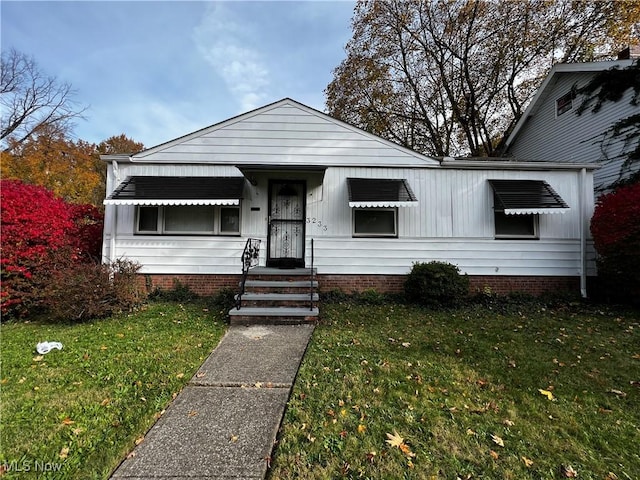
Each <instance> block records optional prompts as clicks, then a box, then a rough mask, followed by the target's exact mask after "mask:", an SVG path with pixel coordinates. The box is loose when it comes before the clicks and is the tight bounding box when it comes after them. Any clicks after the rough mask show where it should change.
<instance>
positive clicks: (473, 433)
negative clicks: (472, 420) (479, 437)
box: [467, 428, 476, 436]
mask: <svg viewBox="0 0 640 480" xmlns="http://www.w3.org/2000/svg"><path fill="white" fill-rule="evenodd" d="M467 435H469V436H473V435H476V432H474V431H473V430H471V429H470V428H467Z"/></svg>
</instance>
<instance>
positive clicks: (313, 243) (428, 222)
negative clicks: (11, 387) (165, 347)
mask: <svg viewBox="0 0 640 480" xmlns="http://www.w3.org/2000/svg"><path fill="white" fill-rule="evenodd" d="M554 158H557V157H554ZM102 159H103V160H104V161H106V162H107V163H108V169H107V191H106V195H107V197H106V200H105V202H104V203H105V205H106V208H105V229H104V244H103V245H104V246H103V256H104V258H105V259H106V260H115V259H118V258H122V257H126V258H130V259H133V260H136V261H138V262H139V263H140V264H141V265H142V270H141V273H142V274H143V275H144V276H145V278H146V283H147V286H149V287H150V288H151V287H154V286H158V285H159V286H169V287H170V286H171V281H172V280H173V279H177V280H179V281H181V282H182V283H183V284H189V285H191V286H192V287H193V288H194V290H197V291H198V292H200V293H212V292H213V291H215V290H216V289H219V288H221V287H224V286H234V285H236V286H237V284H238V277H239V275H240V273H241V256H242V253H243V249H244V248H245V245H247V240H248V239H256V240H260V242H261V247H260V251H259V254H258V255H257V261H258V265H259V266H261V267H265V268H266V267H275V268H289V269H295V268H300V267H307V268H308V267H310V266H311V262H312V261H313V266H314V267H315V269H317V280H318V284H319V288H320V290H331V289H333V288H342V289H344V290H346V291H354V290H364V289H367V288H376V289H377V290H379V291H399V290H401V289H402V283H403V280H404V278H405V275H406V274H407V273H408V272H409V271H410V269H411V266H412V264H413V262H418V261H420V262H428V261H431V260H440V261H446V262H450V263H453V264H455V265H457V266H458V267H459V268H460V270H461V271H462V272H464V273H467V274H469V276H470V278H471V281H472V285H473V287H474V288H475V289H478V290H482V289H483V288H485V287H487V288H491V289H492V291H494V292H505V291H509V290H521V291H522V290H524V291H529V292H532V293H540V292H542V291H549V290H552V291H555V290H558V289H561V288H565V289H566V288H570V289H572V290H574V291H578V290H579V289H580V287H581V288H582V291H583V293H584V288H585V282H586V276H587V274H588V273H589V274H593V273H594V270H593V267H594V265H593V261H592V260H591V259H590V256H589V254H588V252H587V240H588V222H589V218H590V217H591V214H592V212H593V207H594V198H593V171H592V169H593V167H592V166H589V165H580V164H578V163H560V162H557V163H541V162H529V163H527V162H511V161H492V160H483V161H477V160H476V161H474V160H464V159H462V160H453V159H444V160H442V161H439V160H437V159H434V158H431V157H427V156H425V155H421V154H419V153H417V152H414V151H412V150H409V149H407V148H403V147H401V146H399V145H396V144H394V143H391V142H389V141H387V140H384V139H382V138H380V137H377V136H375V135H373V134H370V133H368V132H365V131H363V130H361V129H358V128H356V127H353V126H351V125H348V124H346V123H344V122H342V121H340V120H337V119H335V118H332V117H330V116H328V115H326V114H324V113H322V112H319V111H317V110H314V109H312V108H309V107H307V106H305V105H302V104H300V103H298V102H296V101H294V100H291V99H283V100H280V101H278V102H275V103H272V104H270V105H266V106H264V107H262V108H259V109H257V110H254V111H251V112H248V113H245V114H243V115H239V116H237V117H234V118H231V119H228V120H225V121H223V122H221V123H218V124H216V125H212V126H210V127H207V128H204V129H202V130H199V131H196V132H193V133H191V134H188V135H185V136H183V137H180V138H177V139H175V140H172V141H169V142H167V143H164V144H161V145H158V146H156V147H153V148H150V149H148V150H145V151H142V152H139V153H136V154H134V155H131V156H128V155H105V156H102ZM312 258H313V260H312Z"/></svg>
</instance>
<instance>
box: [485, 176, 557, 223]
mask: <svg viewBox="0 0 640 480" xmlns="http://www.w3.org/2000/svg"><path fill="white" fill-rule="evenodd" d="M489 184H490V185H491V188H492V189H493V199H494V200H493V201H494V204H493V208H494V209H495V210H497V211H501V212H504V213H505V214H507V215H524V214H546V213H565V212H566V211H567V210H569V205H567V204H566V202H565V201H564V200H563V199H562V197H561V196H560V195H558V193H556V191H555V190H554V189H553V188H552V187H551V185H549V184H548V183H547V182H545V181H544V180H489Z"/></svg>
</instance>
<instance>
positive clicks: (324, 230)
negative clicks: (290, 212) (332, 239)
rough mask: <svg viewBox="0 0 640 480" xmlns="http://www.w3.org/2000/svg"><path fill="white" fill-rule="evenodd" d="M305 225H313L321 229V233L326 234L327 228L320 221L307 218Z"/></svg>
mask: <svg viewBox="0 0 640 480" xmlns="http://www.w3.org/2000/svg"><path fill="white" fill-rule="evenodd" d="M307 223H314V224H315V225H317V227H318V228H320V229H322V231H323V232H326V231H327V229H328V228H329V227H327V226H326V225H325V224H324V223H322V222H321V221H320V220H316V218H315V217H313V218H311V217H307Z"/></svg>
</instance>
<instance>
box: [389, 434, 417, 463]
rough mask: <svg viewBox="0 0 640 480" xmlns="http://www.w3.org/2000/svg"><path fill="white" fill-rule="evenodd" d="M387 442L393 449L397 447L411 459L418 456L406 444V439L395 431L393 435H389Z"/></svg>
mask: <svg viewBox="0 0 640 480" xmlns="http://www.w3.org/2000/svg"><path fill="white" fill-rule="evenodd" d="M386 442H387V443H388V444H389V445H391V446H392V447H397V448H398V449H399V450H400V451H401V452H402V453H404V454H405V455H406V456H407V457H409V458H411V457H415V456H416V454H415V453H413V452H412V451H411V448H410V447H409V445H407V444H406V443H404V438H402V437H401V436H400V435H399V434H398V432H396V431H395V430H394V431H393V434H391V433H387V440H386Z"/></svg>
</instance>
